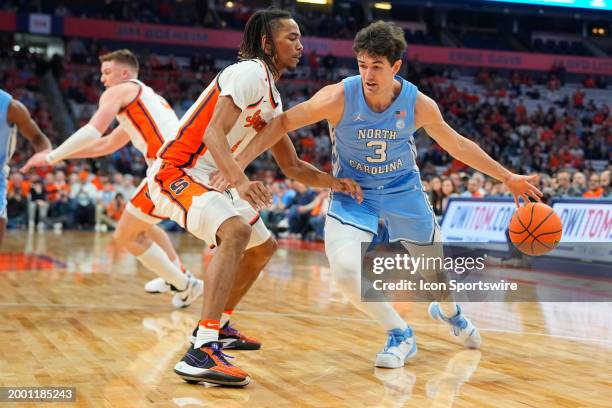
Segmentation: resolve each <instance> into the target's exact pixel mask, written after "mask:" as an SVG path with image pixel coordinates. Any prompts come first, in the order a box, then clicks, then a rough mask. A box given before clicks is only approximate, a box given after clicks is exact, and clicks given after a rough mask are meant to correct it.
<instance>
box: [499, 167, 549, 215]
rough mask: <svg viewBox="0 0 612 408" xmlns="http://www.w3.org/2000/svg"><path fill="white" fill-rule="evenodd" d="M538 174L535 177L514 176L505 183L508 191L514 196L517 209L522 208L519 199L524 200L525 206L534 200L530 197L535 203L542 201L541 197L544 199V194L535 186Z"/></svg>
mask: <svg viewBox="0 0 612 408" xmlns="http://www.w3.org/2000/svg"><path fill="white" fill-rule="evenodd" d="M537 178H538V176H537V174H534V175H533V176H521V175H519V174H512V175H511V176H510V177H509V178H508V180H506V181H505V182H504V184H505V185H506V187H507V188H508V190H510V192H511V193H512V195H513V196H514V202H515V203H516V206H517V208H518V207H520V204H519V197H522V198H523V201H524V202H525V204H527V203H529V202H531V201H532V200H530V199H529V197H531V198H533V200H535V201H538V202H539V201H542V200H541V199H540V197H542V195H543V194H542V192H541V191H540V190H539V189H538V188H537V187H536V186H534V185H533V184H532V183H534V182H535V181H536V180H537Z"/></svg>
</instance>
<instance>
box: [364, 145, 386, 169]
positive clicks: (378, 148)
mask: <svg viewBox="0 0 612 408" xmlns="http://www.w3.org/2000/svg"><path fill="white" fill-rule="evenodd" d="M366 146H367V147H374V154H375V155H376V156H366V160H367V161H368V163H382V162H384V161H386V160H387V142H385V141H384V140H370V141H369V142H368V143H366Z"/></svg>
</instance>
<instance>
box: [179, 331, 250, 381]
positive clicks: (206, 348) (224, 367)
mask: <svg viewBox="0 0 612 408" xmlns="http://www.w3.org/2000/svg"><path fill="white" fill-rule="evenodd" d="M227 358H233V357H232V356H228V355H227V354H224V353H223V352H222V351H221V343H220V342H216V341H213V342H210V343H206V344H204V345H203V346H202V347H200V348H199V349H194V348H193V347H192V346H190V347H189V350H187V353H186V354H185V355H184V356H183V358H182V359H181V361H179V362H178V363H176V365H175V366H174V372H175V373H176V374H177V375H178V376H179V377H181V378H182V379H183V380H185V381H187V382H188V383H189V384H197V383H199V382H207V383H211V384H218V385H225V386H230V387H244V386H245V385H247V384H248V383H249V382H251V377H250V376H249V375H248V374H247V372H246V371H244V370H241V369H240V368H238V367H236V366H235V365H232V364H230V363H229V362H228V361H227V360H226V359H227Z"/></svg>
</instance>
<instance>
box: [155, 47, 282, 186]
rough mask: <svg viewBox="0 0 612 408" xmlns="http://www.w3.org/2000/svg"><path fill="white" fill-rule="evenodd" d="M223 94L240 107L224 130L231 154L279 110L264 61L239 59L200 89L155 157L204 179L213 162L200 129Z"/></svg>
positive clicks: (243, 145)
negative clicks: (174, 134) (194, 100)
mask: <svg viewBox="0 0 612 408" xmlns="http://www.w3.org/2000/svg"><path fill="white" fill-rule="evenodd" d="M226 95H228V96H231V97H232V99H233V101H234V104H235V105H236V106H237V107H238V108H239V109H240V110H241V111H242V112H241V114H240V116H239V117H238V120H237V121H236V123H235V124H234V126H233V127H232V129H231V130H230V131H229V133H228V134H227V139H228V143H229V145H230V147H231V149H232V151H233V152H234V154H235V155H236V154H238V153H239V152H240V151H241V150H242V149H244V148H245V147H246V145H247V144H248V143H249V142H250V141H251V140H252V139H253V137H255V135H256V134H257V133H258V132H259V131H260V130H261V129H262V128H263V127H264V126H265V125H266V123H268V122H269V121H270V120H272V118H274V117H275V116H276V115H278V114H280V113H281V112H282V104H281V98H280V94H279V92H278V90H277V89H276V86H275V85H274V79H273V77H272V74H271V73H270V71H269V70H268V68H267V67H266V65H265V64H264V63H263V62H262V61H260V60H257V59H252V60H244V61H239V62H237V63H235V64H232V65H230V66H229V67H227V68H225V69H224V70H223V71H221V72H220V73H219V75H217V77H216V78H215V80H214V81H212V82H211V84H210V85H209V86H208V87H207V88H206V89H205V90H204V92H202V94H201V95H200V97H199V98H198V100H197V101H196V103H195V104H194V105H193V106H192V107H191V108H190V109H189V110H188V111H187V112H186V113H185V115H184V116H183V118H182V119H181V121H180V125H179V130H178V132H177V134H176V137H175V138H173V139H172V140H168V141H167V142H166V143H165V144H164V146H163V147H162V149H161V150H160V153H159V156H158V157H159V158H160V159H162V160H163V161H164V163H169V164H171V165H173V166H175V167H178V168H180V169H185V170H186V171H187V173H189V174H192V175H198V176H200V179H202V178H203V179H207V175H208V174H210V173H211V172H212V171H214V170H216V169H217V165H216V163H215V161H214V159H213V157H212V154H211V153H210V152H208V151H207V149H206V145H205V144H204V142H203V138H204V133H205V132H206V127H207V126H208V124H209V123H210V120H211V118H212V115H213V112H214V109H215V105H216V104H217V100H218V99H219V97H220V96H226Z"/></svg>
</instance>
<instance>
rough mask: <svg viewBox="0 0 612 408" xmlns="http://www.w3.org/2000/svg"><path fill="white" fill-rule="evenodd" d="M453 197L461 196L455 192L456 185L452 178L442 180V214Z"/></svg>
mask: <svg viewBox="0 0 612 408" xmlns="http://www.w3.org/2000/svg"><path fill="white" fill-rule="evenodd" d="M451 197H459V194H457V192H456V191H455V184H454V183H453V181H452V180H451V179H450V178H445V179H443V180H442V214H444V211H446V208H447V207H448V201H449V199H450V198H451Z"/></svg>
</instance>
